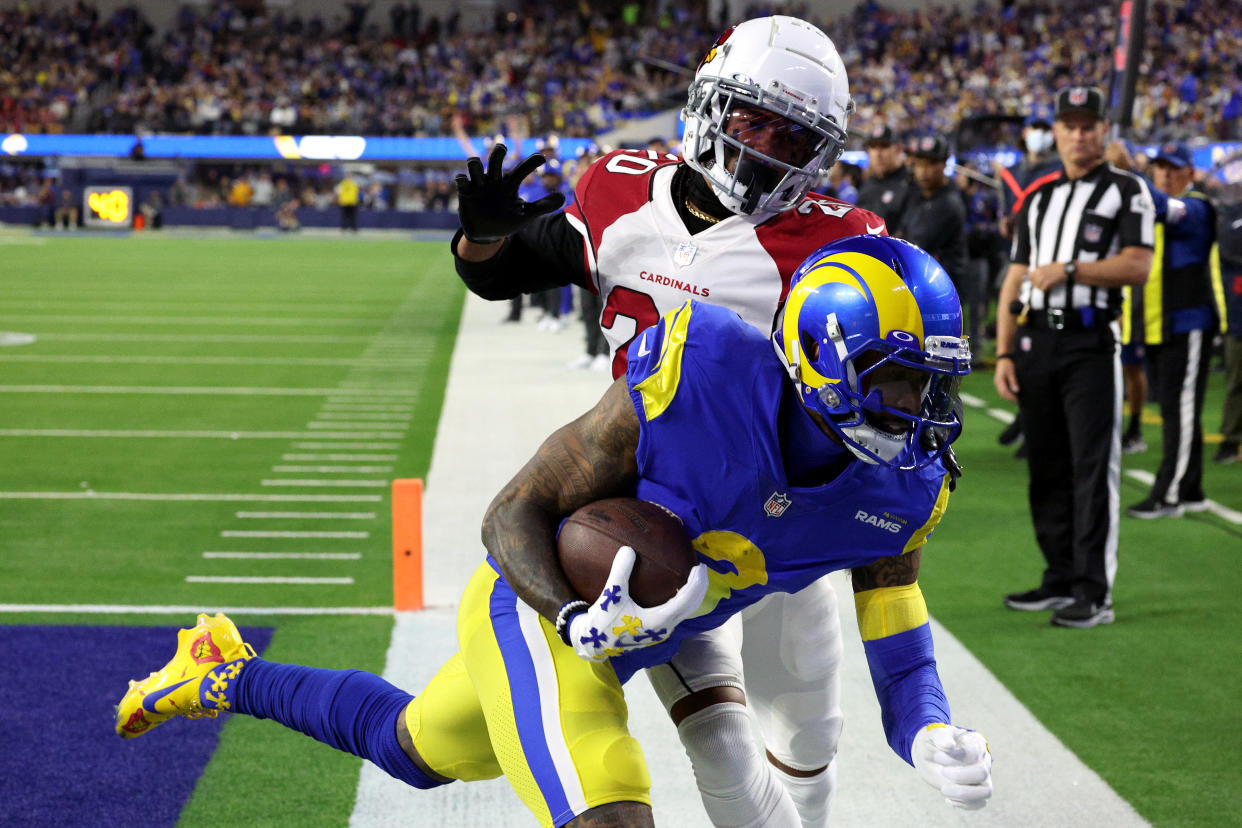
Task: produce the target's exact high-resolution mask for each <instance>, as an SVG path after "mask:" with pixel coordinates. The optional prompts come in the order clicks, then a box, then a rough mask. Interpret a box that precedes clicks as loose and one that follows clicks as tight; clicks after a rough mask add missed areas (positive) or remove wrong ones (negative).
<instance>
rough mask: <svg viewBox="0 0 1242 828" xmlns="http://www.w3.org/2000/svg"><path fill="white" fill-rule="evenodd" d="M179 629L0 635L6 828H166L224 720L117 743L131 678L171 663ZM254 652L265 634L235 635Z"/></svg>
mask: <svg viewBox="0 0 1242 828" xmlns="http://www.w3.org/2000/svg"><path fill="white" fill-rule="evenodd" d="M178 629H179V628H178V627H42V626H16V627H8V626H6V627H0V664H2V665H3V672H2V673H0V733H3V734H4V744H5V747H4V749H3V750H0V803H3V805H0V812H2V813H3V818H2V819H0V822H3V823H4V824H5V825H32V826H33V825H66V826H75V825H80V826H113V825H116V826H122V825H126V826H129V825H143V826H171V825H173V824H174V823H175V822H176V821H177V818H178V816H180V814H181V809H182V808H183V807H184V806H185V803H186V801H187V800H189V798H190V794H191V793H192V792H193V791H194V786H195V785H196V784H197V783H198V778H199V776H200V775H201V774H202V772H203V768H204V767H206V765H207V760H208V759H210V758H211V754H212V751H214V750H215V748H216V742H217V741H218V740H219V738H220V727H221V725H223V723H224V720H225V718H226V717H224V716H222V717H220V718H218V719H201V720H199V721H189V720H186V719H173V720H171V721H169V722H166V723H165V724H163V725H161V726H160V728H159V730H158V731H157V732H155V733H148V734H147V735H145V736H143V737H141V738H138V739H121V738H120V737H118V736H117V735H116V733H115V731H114V730H113V726H114V725H113V722H114V715H115V714H114V707H115V705H116V703H117V702H118V701H120V699H121V696H123V695H124V694H125V688H126V687H127V686H128V685H129V680H130V679H131V678H142V677H144V676H145V675H146V674H147V673H149V672H151V671H152V670H157V669H159V668H160V667H161V666H163V665H164V663H165V662H167V661H168V659H169V658H171V657H172V654H173V649H174V647H175V646H176V642H177V630H178ZM241 632H242V636H243V637H244V638H245V640H246V641H248V642H249V643H250V644H251V645H253V646H254V648H255V650H257V651H258V652H263V650H264V649H266V648H267V645H268V643H269V642H270V641H271V639H272V630H271V629H270V628H266V627H243V628H242V630H241Z"/></svg>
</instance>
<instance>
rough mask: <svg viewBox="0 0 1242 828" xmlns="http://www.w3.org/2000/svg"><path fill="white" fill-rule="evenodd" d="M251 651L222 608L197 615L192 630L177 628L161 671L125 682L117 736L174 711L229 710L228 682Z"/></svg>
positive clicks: (189, 714)
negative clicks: (174, 647) (173, 647)
mask: <svg viewBox="0 0 1242 828" xmlns="http://www.w3.org/2000/svg"><path fill="white" fill-rule="evenodd" d="M254 656H255V652H254V648H253V647H251V646H250V645H249V644H247V643H246V642H244V641H242V637H241V633H240V632H238V631H237V625H235V624H234V623H233V622H232V621H230V620H229V619H228V618H227V617H225V615H224V613H221V612H218V613H216V614H215V615H214V616H208V615H207V614H206V613H201V614H199V616H198V623H197V624H196V625H195V626H194V627H193V628H192V629H188V630H182V631H181V632H179V633H177V652H176V654H175V655H173V657H172V660H171V661H169V662H168V663H167V664H165V665H164V668H163V669H162V670H160V671H159V672H156V673H152V674H151V675H149V676H147V677H146V678H145V679H143V680H142V681H131V682H130V683H129V690H128V691H127V692H126V693H125V696H124V697H123V698H122V699H121V703H120V704H119V705H117V708H116V733H117V735H118V736H120V737H122V738H125V739H132V738H134V737H136V736H141V735H142V734H144V733H146V732H147V731H148V730H150V729H151V728H153V727H156V726H158V725H161V724H163V723H164V722H166V721H168V720H169V719H171V718H172V717H174V716H185V717H186V718H189V719H199V718H202V717H203V716H208V717H212V718H214V717H216V716H218V715H219V714H220V711H221V710H229V709H230V708H231V704H230V703H229V700H228V696H227V693H226V691H227V690H228V686H229V684H230V683H231V682H232V681H233V680H234V679H235V678H237V675H238V673H240V672H241V670H242V667H244V666H245V663H246V662H247V661H249V660H250V659H252V658H254Z"/></svg>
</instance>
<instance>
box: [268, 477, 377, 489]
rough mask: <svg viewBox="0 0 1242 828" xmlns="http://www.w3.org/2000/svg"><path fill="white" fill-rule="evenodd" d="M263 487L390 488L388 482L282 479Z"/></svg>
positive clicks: (270, 481)
mask: <svg viewBox="0 0 1242 828" xmlns="http://www.w3.org/2000/svg"><path fill="white" fill-rule="evenodd" d="M259 485H261V486H357V487H360V488H367V489H376V488H380V487H383V486H388V485H389V481H387V480H300V479H297V478H290V479H287V480H285V479H281V480H260V481H259Z"/></svg>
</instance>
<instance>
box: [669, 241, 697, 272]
mask: <svg viewBox="0 0 1242 828" xmlns="http://www.w3.org/2000/svg"><path fill="white" fill-rule="evenodd" d="M697 252H699V249H698V248H697V247H695V246H694V245H693V244H690V242H682V243H681V244H679V245H677V252H676V253H674V254H673V261H674V262H676V263H677V266H678V267H685V266H686V265H688V264H690V263H691V262H692V261H694V254H695V253H697Z"/></svg>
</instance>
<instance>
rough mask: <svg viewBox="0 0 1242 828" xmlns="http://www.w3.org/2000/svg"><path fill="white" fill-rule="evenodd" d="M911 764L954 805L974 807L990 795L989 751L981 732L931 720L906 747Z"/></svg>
mask: <svg viewBox="0 0 1242 828" xmlns="http://www.w3.org/2000/svg"><path fill="white" fill-rule="evenodd" d="M910 758H911V759H913V760H914V767H915V769H916V770H917V771H918V772H919V776H922V777H923V779H924V780H926V781H927V784H929V785H931V786H932V787H933V788H935V789H936V790H938V791H940V793H942V794H943V795H944V798H945V800H946V801H947V802H948V803H949V804H950V805H952V806H953V807H954V808H963V809H965V810H968V811H974V810H977V809H979V808H982V807H983V806H984V805H987V804H988V798H989V797H990V796H991V795H992V753H991V752H990V751H989V750H988V742H987V740H986V739H984V738H983V734H982V733H977V732H976V731H973V730H964V729H963V728H960V727H954V726H953V725H950V724H931V725H928V726H927V727H925V728H923V729H922V730H920V731H919V732H918V735H917V736H915V737H914V743H913V744H912V745H911V747H910Z"/></svg>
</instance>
